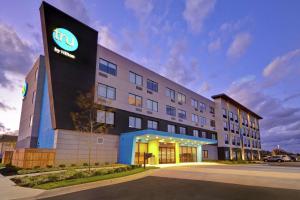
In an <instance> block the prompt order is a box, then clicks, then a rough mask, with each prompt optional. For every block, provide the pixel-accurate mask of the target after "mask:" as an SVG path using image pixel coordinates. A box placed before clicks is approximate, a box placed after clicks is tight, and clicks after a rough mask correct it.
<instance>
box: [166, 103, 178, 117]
mask: <svg viewBox="0 0 300 200" xmlns="http://www.w3.org/2000/svg"><path fill="white" fill-rule="evenodd" d="M166 113H167V115H171V116H176V108H174V107H172V106H168V105H167V106H166Z"/></svg>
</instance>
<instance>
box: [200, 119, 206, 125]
mask: <svg viewBox="0 0 300 200" xmlns="http://www.w3.org/2000/svg"><path fill="white" fill-rule="evenodd" d="M200 124H201V126H205V125H206V118H205V117H200Z"/></svg>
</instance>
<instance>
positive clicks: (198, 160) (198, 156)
mask: <svg viewBox="0 0 300 200" xmlns="http://www.w3.org/2000/svg"><path fill="white" fill-rule="evenodd" d="M197 162H202V145H199V146H198V147H197Z"/></svg>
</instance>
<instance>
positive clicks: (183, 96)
mask: <svg viewBox="0 0 300 200" xmlns="http://www.w3.org/2000/svg"><path fill="white" fill-rule="evenodd" d="M177 100H178V102H180V103H185V102H186V97H185V95H184V94H181V93H178V94H177Z"/></svg>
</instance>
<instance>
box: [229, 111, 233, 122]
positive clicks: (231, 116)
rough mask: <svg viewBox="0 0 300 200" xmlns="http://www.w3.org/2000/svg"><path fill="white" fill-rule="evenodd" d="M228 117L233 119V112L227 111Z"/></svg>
mask: <svg viewBox="0 0 300 200" xmlns="http://www.w3.org/2000/svg"><path fill="white" fill-rule="evenodd" d="M229 118H230V120H232V121H233V113H232V112H229Z"/></svg>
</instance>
